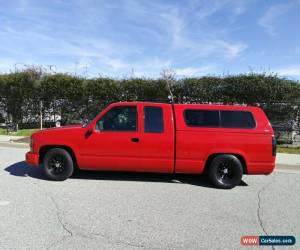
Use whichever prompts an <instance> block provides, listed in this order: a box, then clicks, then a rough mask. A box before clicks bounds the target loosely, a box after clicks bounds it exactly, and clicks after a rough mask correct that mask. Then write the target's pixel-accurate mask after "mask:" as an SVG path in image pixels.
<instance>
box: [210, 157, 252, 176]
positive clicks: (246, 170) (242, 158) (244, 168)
mask: <svg viewBox="0 0 300 250" xmlns="http://www.w3.org/2000/svg"><path fill="white" fill-rule="evenodd" d="M218 155H233V156H235V157H236V158H238V159H239V161H240V162H241V163H242V167H243V174H248V169H247V161H246V159H245V157H244V156H243V155H242V154H240V153H228V152H226V153H212V154H210V155H209V156H208V157H207V159H206V161H205V164H204V172H205V173H206V172H207V170H208V168H209V166H210V163H211V162H212V160H213V159H214V158H215V157H216V156H218Z"/></svg>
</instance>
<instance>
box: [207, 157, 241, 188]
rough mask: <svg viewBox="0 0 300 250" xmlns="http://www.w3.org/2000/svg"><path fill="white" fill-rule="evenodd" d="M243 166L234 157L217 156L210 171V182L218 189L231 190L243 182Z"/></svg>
mask: <svg viewBox="0 0 300 250" xmlns="http://www.w3.org/2000/svg"><path fill="white" fill-rule="evenodd" d="M242 175H243V166H242V164H241V162H240V160H239V159H238V158H237V157H235V156H234V155H218V156H216V157H215V158H214V159H213V160H212V162H211V164H210V166H209V169H208V177H209V179H210V181H211V182H212V183H213V184H214V185H215V186H216V187H218V188H223V189H230V188H233V187H235V186H236V185H239V184H240V182H241V180H242Z"/></svg>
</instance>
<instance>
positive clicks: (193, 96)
mask: <svg viewBox="0 0 300 250" xmlns="http://www.w3.org/2000/svg"><path fill="white" fill-rule="evenodd" d="M169 83H170V85H171V89H172V91H173V94H174V101H175V103H208V102H209V103H225V104H247V105H259V106H261V107H262V108H263V109H264V110H265V111H266V113H267V115H268V116H269V118H270V119H271V120H272V121H273V122H280V121H287V120H290V119H293V118H295V117H296V116H297V113H298V112H299V103H300V85H299V83H298V82H297V81H292V80H288V79H285V78H281V77H278V76H277V75H267V74H253V73H251V74H241V75H229V76H223V77H217V76H208V77H199V78H184V79H173V80H171V81H169ZM168 95H169V92H168V88H167V80H165V79H147V78H133V79H112V78H104V77H99V78H94V79H84V78H82V77H80V76H73V75H68V74H51V75H49V74H44V73H43V72H41V71H38V70H34V69H27V70H24V71H21V72H14V73H10V74H2V75H0V110H4V111H5V113H6V114H7V117H6V119H7V120H10V121H11V122H14V123H21V122H23V121H24V119H25V120H26V119H29V118H30V119H31V122H38V118H39V116H40V113H41V112H42V114H43V117H47V116H50V115H51V114H60V115H61V116H62V119H63V120H72V119H75V120H82V119H91V118H92V117H94V116H95V115H96V114H97V113H98V112H99V111H100V110H101V109H103V108H104V107H105V106H107V105H108V104H109V103H111V102H116V101H137V100H141V101H160V102H168V101H169V99H168Z"/></svg>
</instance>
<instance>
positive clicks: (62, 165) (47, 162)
mask: <svg viewBox="0 0 300 250" xmlns="http://www.w3.org/2000/svg"><path fill="white" fill-rule="evenodd" d="M43 169H44V172H45V174H46V176H47V177H48V178H49V179H50V180H53V181H64V180H66V179H67V178H69V177H70V176H71V175H72V174H73V172H74V163H73V159H72V157H71V155H70V154H69V153H68V151H66V150H65V149H62V148H52V149H50V150H49V151H48V152H47V153H46V155H45V157H44V160H43Z"/></svg>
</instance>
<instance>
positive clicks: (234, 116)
mask: <svg viewBox="0 0 300 250" xmlns="http://www.w3.org/2000/svg"><path fill="white" fill-rule="evenodd" d="M221 127H223V128H254V127H255V121H254V118H253V116H252V114H251V113H250V112H246V111H221Z"/></svg>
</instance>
